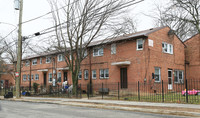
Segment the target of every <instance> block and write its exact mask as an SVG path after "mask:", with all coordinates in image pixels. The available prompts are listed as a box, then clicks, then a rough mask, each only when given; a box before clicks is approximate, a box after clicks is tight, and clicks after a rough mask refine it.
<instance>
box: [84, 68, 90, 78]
mask: <svg viewBox="0 0 200 118" xmlns="http://www.w3.org/2000/svg"><path fill="white" fill-rule="evenodd" d="M88 78H89V71H88V70H84V79H85V80H88Z"/></svg>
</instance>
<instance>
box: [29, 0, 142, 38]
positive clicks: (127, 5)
mask: <svg viewBox="0 0 200 118" xmlns="http://www.w3.org/2000/svg"><path fill="white" fill-rule="evenodd" d="M143 1H145V0H140V1H137V2H134V3H132V2H133V1H130V2H128V3H125V4H122V5H121V7H119V8H118V9H116V10H119V9H123V8H127V7H129V6H132V5H134V4H137V3H140V2H143ZM129 3H131V4H129ZM64 7H65V6H64ZM64 7H62V8H64ZM60 9H61V8H59V9H58V10H60ZM58 10H54V11H58ZM54 11H52V12H54ZM52 12H51V13H52ZM102 13H103V12H100V13H99V14H96V16H100V15H101V14H102ZM80 17H81V16H79V17H77V18H80ZM77 18H76V19H77ZM65 23H66V22H63V23H60V24H58V25H55V26H52V27H49V28H46V29H44V30H42V31H39V32H37V33H34V34H32V35H29V36H28V38H33V37H36V36H39V35H44V34H48V33H51V32H53V31H55V30H51V31H48V32H44V31H47V30H50V29H53V28H56V27H58V26H60V25H63V24H65ZM63 27H64V26H63ZM40 32H44V33H40ZM36 34H38V35H36Z"/></svg>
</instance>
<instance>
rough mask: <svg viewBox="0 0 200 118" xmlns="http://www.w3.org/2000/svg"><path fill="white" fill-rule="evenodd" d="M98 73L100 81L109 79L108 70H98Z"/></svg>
mask: <svg viewBox="0 0 200 118" xmlns="http://www.w3.org/2000/svg"><path fill="white" fill-rule="evenodd" d="M99 73H100V74H99V75H100V78H101V79H104V78H109V70H108V69H100V70H99Z"/></svg>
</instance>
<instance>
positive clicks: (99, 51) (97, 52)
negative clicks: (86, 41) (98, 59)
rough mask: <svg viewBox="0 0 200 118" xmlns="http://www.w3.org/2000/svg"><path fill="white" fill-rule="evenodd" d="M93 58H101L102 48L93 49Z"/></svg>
mask: <svg viewBox="0 0 200 118" xmlns="http://www.w3.org/2000/svg"><path fill="white" fill-rule="evenodd" d="M93 56H103V48H99V47H95V48H93Z"/></svg>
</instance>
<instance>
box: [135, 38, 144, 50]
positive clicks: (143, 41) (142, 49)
mask: <svg viewBox="0 0 200 118" xmlns="http://www.w3.org/2000/svg"><path fill="white" fill-rule="evenodd" d="M139 41H142V48H139V45H140V43H139ZM136 45H137V50H143V48H144V40H143V39H137V44H136Z"/></svg>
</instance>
